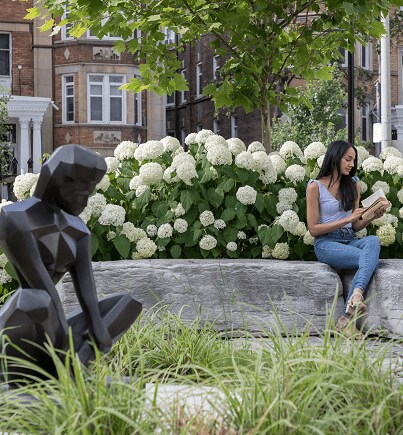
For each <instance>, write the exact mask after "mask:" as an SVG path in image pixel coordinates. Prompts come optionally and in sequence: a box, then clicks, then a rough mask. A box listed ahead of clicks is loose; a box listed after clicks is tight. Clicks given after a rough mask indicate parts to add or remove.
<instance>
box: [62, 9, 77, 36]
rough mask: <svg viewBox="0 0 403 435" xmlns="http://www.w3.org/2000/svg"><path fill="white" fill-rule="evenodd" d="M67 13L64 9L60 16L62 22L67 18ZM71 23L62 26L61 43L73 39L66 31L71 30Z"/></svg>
mask: <svg viewBox="0 0 403 435" xmlns="http://www.w3.org/2000/svg"><path fill="white" fill-rule="evenodd" d="M68 14H69V13H68V11H67V9H66V8H64V14H63V15H62V20H64V19H66V18H67V15H68ZM71 27H72V26H71V23H68V24H65V25H64V26H62V30H61V38H62V41H71V40H72V39H74V37H73V36H70V35H69V33H68V30H69V29H70V28H71Z"/></svg>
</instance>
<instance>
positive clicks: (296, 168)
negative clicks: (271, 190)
mask: <svg viewBox="0 0 403 435" xmlns="http://www.w3.org/2000/svg"><path fill="white" fill-rule="evenodd" d="M305 175H306V173H305V168H304V167H303V166H301V165H290V166H289V167H288V168H287V169H286V170H285V176H286V177H287V178H288V179H289V180H290V181H292V182H293V183H294V184H296V183H298V182H299V181H303V179H304V178H305Z"/></svg>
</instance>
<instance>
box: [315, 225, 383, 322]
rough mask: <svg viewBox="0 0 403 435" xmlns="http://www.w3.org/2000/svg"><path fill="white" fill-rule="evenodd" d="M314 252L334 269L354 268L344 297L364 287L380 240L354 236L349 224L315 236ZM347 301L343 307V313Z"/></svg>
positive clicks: (373, 266)
mask: <svg viewBox="0 0 403 435" xmlns="http://www.w3.org/2000/svg"><path fill="white" fill-rule="evenodd" d="M314 248H315V254H316V257H317V259H318V260H319V261H320V262H322V263H326V264H328V265H329V266H332V267H335V268H336V269H358V270H357V272H356V274H355V275H354V278H353V281H352V283H351V287H350V291H349V293H348V296H347V301H348V300H349V299H350V297H351V295H352V293H353V290H354V289H355V288H360V289H361V290H363V291H365V290H366V288H367V286H368V283H369V281H370V279H371V277H372V275H373V273H374V272H375V269H376V268H377V266H378V261H379V252H380V249H381V244H380V240H379V238H378V237H376V236H367V237H364V238H362V239H357V236H356V235H355V232H354V230H353V229H352V228H340V229H338V230H335V231H332V232H331V233H328V234H325V235H323V236H319V237H316V238H315V243H314ZM347 301H346V304H345V306H344V309H343V314H346V309H347Z"/></svg>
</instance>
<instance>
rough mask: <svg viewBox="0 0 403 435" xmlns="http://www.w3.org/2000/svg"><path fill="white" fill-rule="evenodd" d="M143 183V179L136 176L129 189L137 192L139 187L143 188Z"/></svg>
mask: <svg viewBox="0 0 403 435" xmlns="http://www.w3.org/2000/svg"><path fill="white" fill-rule="evenodd" d="M142 184H144V183H143V179H142V178H141V177H140V175H135V176H134V177H133V178H132V179H131V180H130V183H129V189H130V190H136V189H137V188H138V187H139V186H141V185H142Z"/></svg>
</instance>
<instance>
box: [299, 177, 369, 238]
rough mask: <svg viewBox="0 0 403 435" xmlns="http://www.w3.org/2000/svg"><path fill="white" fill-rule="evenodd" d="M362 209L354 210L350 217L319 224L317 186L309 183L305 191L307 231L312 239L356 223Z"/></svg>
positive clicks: (362, 211)
mask: <svg viewBox="0 0 403 435" xmlns="http://www.w3.org/2000/svg"><path fill="white" fill-rule="evenodd" d="M364 211H365V209H364V208H356V209H355V210H354V211H353V213H352V214H351V215H350V216H347V217H346V218H344V219H339V220H337V221H334V222H329V223H327V224H320V223H319V186H318V185H317V184H316V183H311V184H310V185H309V186H308V187H307V189H306V220H307V224H308V230H309V232H310V233H311V235H312V236H313V237H318V236H322V235H323V234H328V233H331V232H332V231H334V230H337V229H339V228H341V227H344V226H345V225H346V224H348V223H350V222H353V223H354V222H356V221H358V219H359V218H360V216H361V215H362V214H363V213H364Z"/></svg>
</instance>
